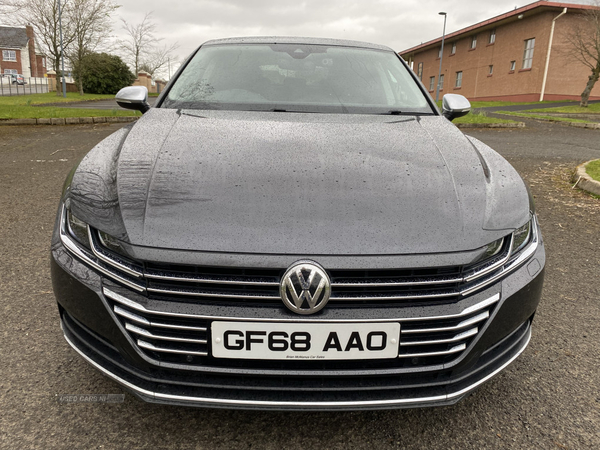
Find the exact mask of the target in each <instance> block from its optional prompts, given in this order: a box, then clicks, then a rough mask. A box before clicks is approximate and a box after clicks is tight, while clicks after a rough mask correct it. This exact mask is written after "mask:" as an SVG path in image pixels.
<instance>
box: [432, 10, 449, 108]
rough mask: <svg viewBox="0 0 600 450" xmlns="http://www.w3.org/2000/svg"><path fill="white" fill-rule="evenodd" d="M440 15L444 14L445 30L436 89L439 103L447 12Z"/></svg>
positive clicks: (436, 98)
mask: <svg viewBox="0 0 600 450" xmlns="http://www.w3.org/2000/svg"><path fill="white" fill-rule="evenodd" d="M438 14H439V15H440V16H444V31H443V32H442V48H441V50H440V70H439V71H438V79H437V87H436V89H435V102H436V103H437V102H438V100H439V99H440V78H441V77H442V60H443V59H444V39H445V38H446V16H447V14H446V13H445V12H440V13H438Z"/></svg>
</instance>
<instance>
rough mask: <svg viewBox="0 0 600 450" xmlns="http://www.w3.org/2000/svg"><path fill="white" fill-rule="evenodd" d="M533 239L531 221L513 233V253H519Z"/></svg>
mask: <svg viewBox="0 0 600 450" xmlns="http://www.w3.org/2000/svg"><path fill="white" fill-rule="evenodd" d="M530 237H531V220H530V221H529V222H527V223H526V224H525V225H523V226H522V227H520V228H517V229H516V230H515V231H514V232H513V243H512V248H511V253H513V254H514V253H517V252H518V251H519V250H521V249H522V248H523V247H525V246H526V245H527V243H528V242H529V240H530Z"/></svg>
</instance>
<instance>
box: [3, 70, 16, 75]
mask: <svg viewBox="0 0 600 450" xmlns="http://www.w3.org/2000/svg"><path fill="white" fill-rule="evenodd" d="M18 74H19V71H18V70H17V69H4V75H18Z"/></svg>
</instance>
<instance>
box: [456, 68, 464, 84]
mask: <svg viewBox="0 0 600 450" xmlns="http://www.w3.org/2000/svg"><path fill="white" fill-rule="evenodd" d="M462 77H463V73H462V70H461V71H460V72H456V82H455V83H454V87H455V88H459V87H462Z"/></svg>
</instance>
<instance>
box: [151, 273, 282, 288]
mask: <svg viewBox="0 0 600 450" xmlns="http://www.w3.org/2000/svg"><path fill="white" fill-rule="evenodd" d="M144 277H145V278H148V279H152V280H166V281H183V282H189V283H206V284H225V285H227V284H229V285H236V286H265V287H279V283H278V282H275V281H236V280H219V279H218V278H204V277H186V276H181V277H180V276H176V275H170V276H169V275H158V274H156V273H153V272H147V271H145V272H144Z"/></svg>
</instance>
